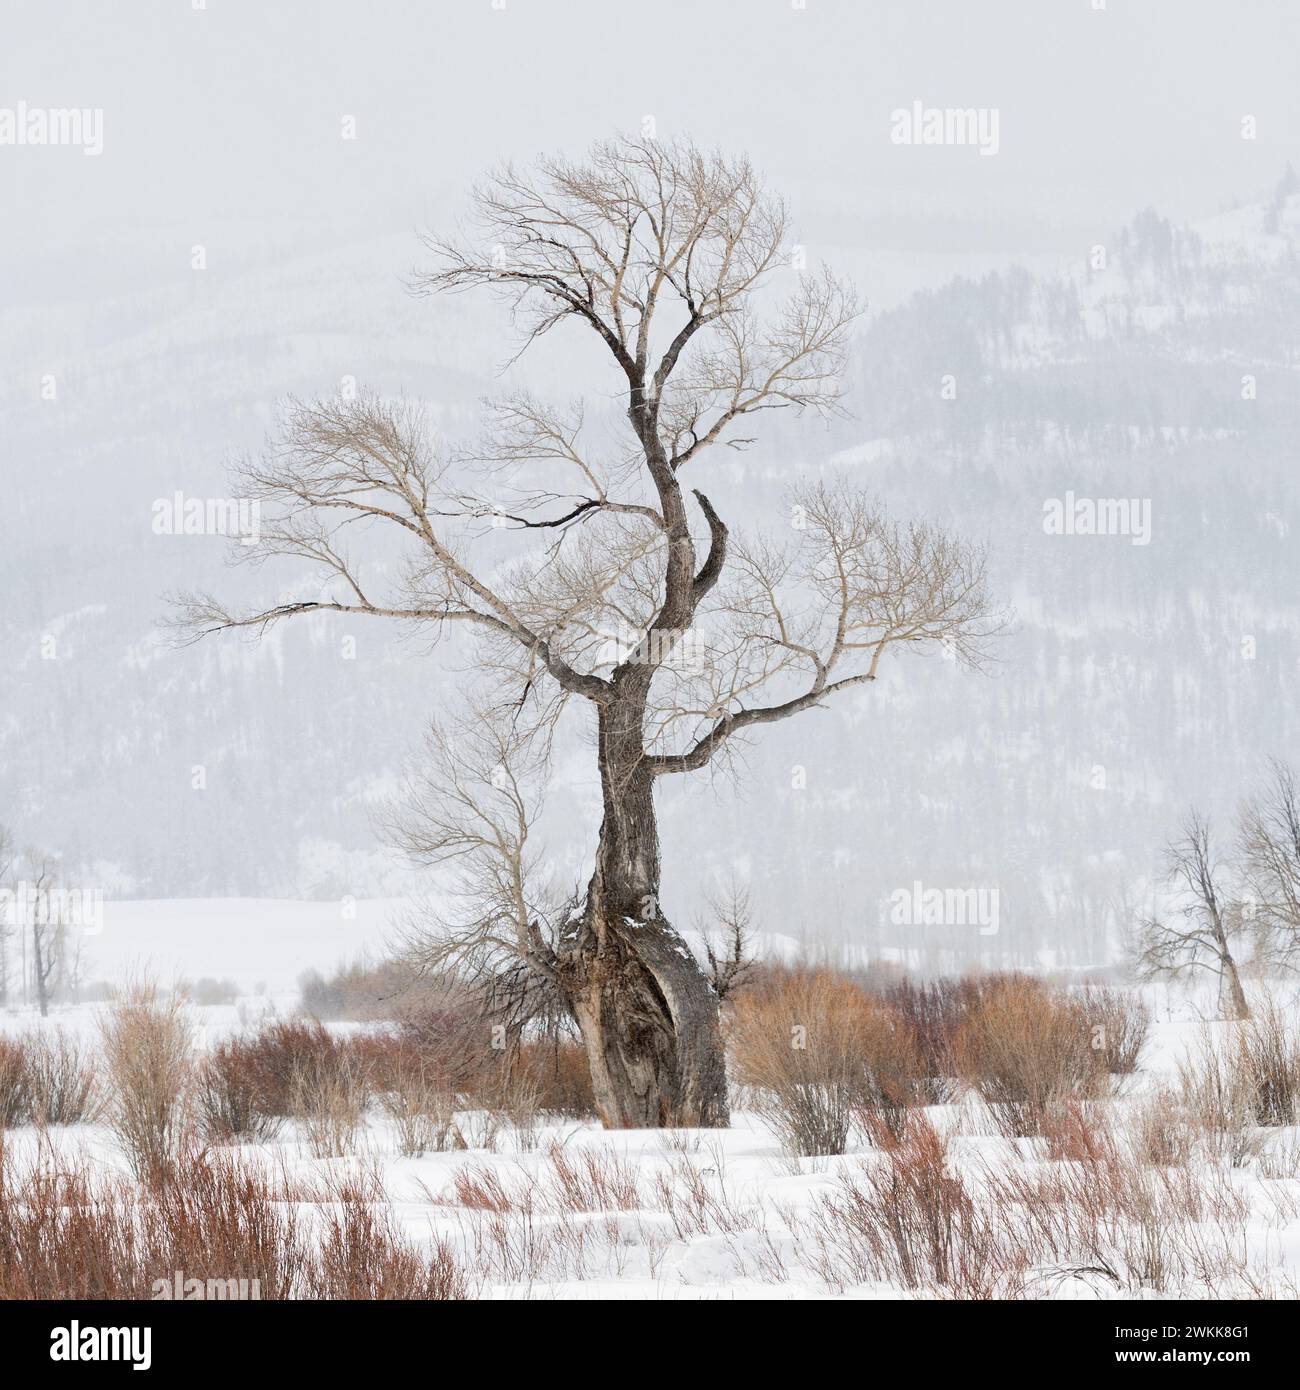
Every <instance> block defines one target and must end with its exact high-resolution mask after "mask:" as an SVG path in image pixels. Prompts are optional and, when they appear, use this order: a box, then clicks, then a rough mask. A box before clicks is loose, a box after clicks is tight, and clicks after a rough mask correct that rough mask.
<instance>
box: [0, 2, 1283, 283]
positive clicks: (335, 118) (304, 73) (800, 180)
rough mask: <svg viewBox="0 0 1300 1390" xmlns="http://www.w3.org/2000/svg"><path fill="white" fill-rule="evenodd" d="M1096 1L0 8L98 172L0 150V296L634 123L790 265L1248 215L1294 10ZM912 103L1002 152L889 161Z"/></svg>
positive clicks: (223, 253) (431, 190)
mask: <svg viewBox="0 0 1300 1390" xmlns="http://www.w3.org/2000/svg"><path fill="white" fill-rule="evenodd" d="M199 2H200V3H201V0H199ZM1094 3H1096V0H1020V2H1019V3H1011V2H1009V0H1002V2H1001V3H989V2H988V0H888V2H886V0H874V2H873V0H867V2H866V3H864V0H806V5H805V4H803V3H802V0H795V4H792V3H791V0H743V2H742V0H656V3H640V4H634V5H633V4H626V5H625V4H617V3H610V0H603V3H589V0H496V5H497V7H495V8H494V6H493V3H492V0H443V3H430V0H418V2H417V0H378V3H367V4H357V3H351V4H343V3H305V2H304V3H285V2H284V0H279V3H276V0H261V2H260V3H255V2H254V0H207V3H206V6H205V7H204V8H200V9H194V8H192V7H191V4H190V2H189V0H170V2H169V3H162V2H161V0H151V3H115V4H113V5H111V6H109V5H104V4H102V3H96V0H83V2H82V3H76V2H75V0H73V2H71V3H62V2H61V3H57V4H49V3H41V4H32V3H28V4H23V3H19V2H18V0H10V3H9V4H7V5H6V14H5V20H4V30H5V32H4V40H5V41H4V44H3V49H2V50H0V107H11V108H12V107H15V106H16V104H17V103H18V102H19V101H25V102H26V103H28V105H29V106H43V107H62V106H77V107H86V108H101V109H102V111H103V122H104V125H103V139H104V149H103V153H102V155H100V156H99V157H87V156H85V155H84V154H83V153H82V152H81V151H80V150H78V149H72V148H58V149H49V148H30V147H29V148H13V147H3V146H0V200H2V203H0V206H2V207H3V213H4V217H3V225H4V233H3V235H4V239H5V244H6V249H7V250H8V252H9V253H10V254H9V255H8V256H6V258H5V260H6V261H7V265H6V268H5V270H4V272H3V280H0V288H2V289H3V291H4V293H5V295H6V297H7V298H8V299H9V300H10V302H15V300H16V301H17V302H40V301H41V300H42V299H52V298H56V297H59V296H61V295H66V294H75V295H81V294H90V295H95V294H98V293H102V294H111V293H115V292H117V291H119V290H123V289H128V290H129V289H130V288H131V287H132V286H134V285H137V284H139V283H140V282H141V281H145V282H147V281H148V280H150V279H155V280H156V279H157V278H159V277H167V276H170V275H175V276H178V277H179V276H183V275H185V274H187V273H188V271H189V248H190V246H191V245H192V244H195V243H202V244H204V245H206V246H207V247H208V254H209V257H210V260H212V261H220V260H221V259H222V258H228V260H229V262H231V263H233V262H236V261H240V260H247V259H250V258H251V259H262V258H264V257H265V256H266V255H267V254H268V253H273V254H274V255H275V256H277V257H278V256H284V255H292V254H293V253H294V251H295V249H296V248H301V249H303V250H306V249H309V248H313V247H318V246H327V245H333V244H337V243H341V242H345V241H350V240H354V239H357V238H359V237H368V236H374V235H377V234H386V233H393V232H399V233H400V232H405V231H407V230H409V229H412V228H414V227H416V226H417V225H421V224H423V223H425V222H435V223H440V224H445V223H447V222H448V221H449V220H450V219H451V218H452V217H453V216H454V215H455V212H456V210H457V208H458V207H459V199H460V193H461V191H462V189H463V187H464V185H465V184H466V183H467V181H469V180H470V179H472V178H473V176H474V175H475V174H476V173H477V172H478V171H480V170H481V169H482V168H483V167H484V166H486V165H489V164H491V163H492V162H493V161H495V160H497V159H500V158H504V157H511V158H521V159H526V158H527V157H529V156H530V155H532V154H534V153H536V152H537V151H539V150H542V149H548V150H551V149H564V150H568V151H574V150H577V149H580V148H581V147H582V146H584V145H585V144H586V143H588V142H589V141H590V140H591V139H592V138H594V137H597V136H600V135H605V134H608V133H611V132H613V131H615V130H618V129H635V128H638V127H639V126H640V125H641V122H642V120H643V118H645V117H647V116H649V117H653V119H654V121H655V123H656V128H657V131H658V133H659V134H661V135H671V134H674V133H678V132H688V133H690V134H691V135H693V136H694V137H695V138H696V139H698V140H701V141H704V142H716V143H718V144H720V145H723V146H726V147H728V148H731V149H742V148H743V149H746V150H748V151H749V152H750V153H751V154H752V155H753V156H754V158H755V160H756V161H757V162H758V163H759V164H760V165H761V166H762V167H763V168H765V169H766V171H767V173H768V174H769V176H770V178H771V180H772V182H773V183H774V184H775V185H776V186H778V187H779V188H781V189H782V190H783V191H785V192H786V193H787V194H788V195H789V196H790V198H791V201H792V204H793V207H794V211H795V215H796V219H797V226H798V230H799V235H800V236H801V238H802V239H803V240H804V241H805V242H807V243H808V244H809V245H810V246H811V247H814V248H815V247H816V246H817V245H818V244H819V243H822V244H827V245H829V244H838V245H855V244H857V245H864V246H871V247H873V248H874V249H877V250H881V251H887V252H892V251H909V252H911V251H943V252H959V253H965V252H987V251H996V252H1013V253H1025V254H1028V253H1032V252H1036V251H1052V252H1065V253H1067V254H1068V253H1072V252H1073V250H1074V248H1075V247H1076V246H1079V245H1086V244H1087V243H1088V242H1089V241H1091V240H1094V239H1097V238H1099V237H1104V236H1105V235H1107V234H1108V233H1109V232H1110V231H1112V230H1113V229H1114V228H1115V226H1117V225H1118V224H1119V223H1120V222H1121V221H1123V220H1125V219H1127V218H1128V217H1130V216H1131V215H1132V214H1133V212H1135V211H1136V210H1138V209H1139V208H1141V207H1143V206H1146V205H1147V204H1154V205H1156V206H1157V207H1159V208H1160V209H1161V210H1162V211H1165V212H1167V213H1170V214H1173V215H1176V216H1179V217H1187V218H1196V217H1201V216H1204V215H1206V214H1208V213H1212V212H1214V211H1216V210H1217V209H1218V208H1219V207H1221V206H1223V205H1226V204H1227V203H1229V202H1230V201H1232V200H1233V199H1234V198H1238V199H1244V198H1247V197H1251V196H1255V195H1258V194H1259V193H1261V192H1263V191H1265V190H1267V189H1268V188H1270V187H1271V186H1272V185H1273V184H1274V183H1275V182H1276V180H1277V178H1278V176H1279V174H1280V173H1281V170H1282V168H1283V167H1284V165H1285V163H1286V161H1287V159H1288V158H1294V157H1295V155H1296V153H1297V136H1298V134H1300V80H1298V79H1300V5H1297V4H1295V3H1294V0H1233V3H1226V0H1224V2H1223V3H1218V2H1216V0H1106V7H1105V9H1103V10H1097V9H1095V8H1094ZM796 5H797V6H799V7H796ZM914 101H921V102H923V103H925V104H926V105H927V106H937V107H972V106H973V107H987V108H996V110H997V112H998V119H999V149H998V153H997V155H996V157H982V156H981V155H980V153H979V151H978V150H976V149H973V148H969V147H964V148H952V147H947V148H921V147H916V146H899V145H895V144H893V143H891V140H890V113H891V111H893V110H894V109H895V108H896V107H902V106H910V105H911V103H913V102H914ZM1247 115H1250V116H1254V117H1255V119H1256V121H1257V129H1258V134H1257V138H1256V139H1255V140H1253V141H1248V140H1243V139H1242V138H1241V121H1242V118H1243V117H1244V116H1247ZM349 116H350V117H353V118H355V123H356V124H355V129H356V139H355V140H345V139H344V138H343V135H342V131H343V121H344V118H345V117H349ZM69 252H74V253H75V254H74V255H73V256H72V257H69V255H68V253H69ZM70 267H71V268H70Z"/></svg>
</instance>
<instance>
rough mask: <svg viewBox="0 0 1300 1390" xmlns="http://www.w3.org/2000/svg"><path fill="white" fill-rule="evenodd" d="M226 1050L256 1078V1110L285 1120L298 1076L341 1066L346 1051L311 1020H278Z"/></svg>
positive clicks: (293, 1108)
mask: <svg viewBox="0 0 1300 1390" xmlns="http://www.w3.org/2000/svg"><path fill="white" fill-rule="evenodd" d="M229 1047H230V1049H231V1050H232V1052H237V1053H239V1054H240V1056H241V1065H246V1066H247V1067H248V1069H249V1072H250V1074H251V1075H252V1076H253V1077H254V1078H255V1086H256V1095H257V1107H258V1109H259V1110H260V1111H261V1112H262V1113H263V1114H266V1115H279V1116H285V1117H287V1116H292V1115H293V1114H295V1111H296V1102H297V1088H298V1085H299V1077H300V1076H301V1075H303V1074H304V1073H305V1072H308V1071H310V1072H312V1073H313V1074H315V1075H318V1076H319V1075H322V1074H323V1073H324V1072H326V1071H328V1070H330V1069H332V1068H337V1067H340V1066H342V1063H343V1056H344V1053H345V1052H346V1051H347V1047H346V1045H345V1043H344V1042H343V1041H342V1040H341V1039H339V1038H336V1037H335V1036H334V1035H333V1034H332V1033H330V1032H329V1030H328V1029H326V1028H325V1027H324V1026H323V1025H322V1024H320V1023H318V1022H316V1021H315V1020H314V1019H313V1020H304V1019H277V1020H275V1021H273V1022H271V1023H267V1024H264V1025H263V1026H262V1027H261V1028H260V1029H258V1031H257V1032H256V1033H254V1034H253V1035H252V1036H251V1037H248V1038H240V1039H232V1040H231V1041H230V1043H229Z"/></svg>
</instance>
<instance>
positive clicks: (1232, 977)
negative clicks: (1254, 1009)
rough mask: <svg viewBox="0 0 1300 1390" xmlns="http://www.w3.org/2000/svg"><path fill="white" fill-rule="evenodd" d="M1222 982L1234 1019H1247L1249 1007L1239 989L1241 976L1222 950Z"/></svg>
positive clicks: (1243, 993) (1229, 954)
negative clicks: (1226, 988)
mask: <svg viewBox="0 0 1300 1390" xmlns="http://www.w3.org/2000/svg"><path fill="white" fill-rule="evenodd" d="M1222 981H1223V983H1224V984H1226V985H1227V987H1228V1007H1229V1008H1230V1009H1231V1010H1232V1014H1231V1016H1232V1017H1233V1018H1234V1019H1248V1018H1249V1017H1250V1005H1249V1004H1248V1003H1247V1002H1246V991H1245V990H1244V989H1242V987H1241V976H1240V975H1239V974H1238V973H1237V962H1236V961H1235V960H1233V958H1232V955H1231V953H1229V952H1228V951H1227V948H1226V947H1225V948H1224V957H1223V976H1222Z"/></svg>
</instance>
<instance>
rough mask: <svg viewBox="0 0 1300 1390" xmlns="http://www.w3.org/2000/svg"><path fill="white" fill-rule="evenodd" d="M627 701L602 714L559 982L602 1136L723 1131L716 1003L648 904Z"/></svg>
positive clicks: (642, 791)
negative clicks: (579, 903)
mask: <svg viewBox="0 0 1300 1390" xmlns="http://www.w3.org/2000/svg"><path fill="white" fill-rule="evenodd" d="M641 715H642V711H641V709H639V708H638V706H637V702H636V701H635V700H631V701H628V702H625V703H623V702H621V703H620V704H616V705H614V706H612V707H610V708H607V709H606V710H604V711H602V715H601V721H600V735H599V749H600V767H601V781H602V787H603V794H604V818H603V820H602V822H601V828H600V840H599V843H598V846H597V852H596V868H595V872H594V873H593V874H592V877H591V882H590V884H589V886H588V889H587V901H586V904H585V906H584V909H583V912H582V915H581V917H580V918H579V919H578V920H577V921H576V922H575V923H574V924H573V930H572V933H571V935H570V937H569V939H568V940H567V941H566V942H565V943H564V949H563V952H562V961H563V965H562V972H563V973H562V978H563V980H564V983H565V987H566V989H567V990H568V993H569V999H570V1003H571V1005H572V1007H573V1011H574V1015H575V1017H576V1018H577V1021H578V1026H579V1028H580V1029H581V1030H582V1038H583V1043H584V1045H585V1047H586V1050H587V1059H588V1062H589V1064H590V1067H591V1079H592V1087H593V1089H594V1091H595V1096H596V1104H597V1106H598V1108H599V1111H600V1116H601V1119H602V1120H603V1122H604V1123H605V1124H606V1125H607V1126H609V1127H612V1128H633V1129H642V1128H656V1127H658V1126H661V1125H674V1124H676V1125H699V1126H720V1125H726V1124H727V1123H728V1119H729V1115H728V1108H727V1078H726V1065H725V1061H724V1057H723V1050H722V1036H721V1030H720V1027H719V1021H718V999H717V996H716V994H715V993H714V991H713V987H712V985H711V984H710V983H709V981H708V979H707V977H706V976H705V974H704V972H703V971H702V970H701V968H700V966H699V964H698V962H697V961H696V960H695V957H694V956H693V955H692V954H691V952H690V950H689V948H688V947H687V946H686V943H685V942H684V941H683V940H682V937H681V936H680V935H679V934H678V932H677V931H676V930H675V929H674V928H673V926H672V924H671V923H670V922H669V921H668V920H667V918H666V917H665V916H664V915H663V911H662V910H661V908H660V906H659V866H660V860H659V833H658V827H657V823H656V819H655V807H654V777H653V775H652V774H651V773H650V772H649V771H648V769H647V767H646V764H645V758H644V755H643V753H642V745H641Z"/></svg>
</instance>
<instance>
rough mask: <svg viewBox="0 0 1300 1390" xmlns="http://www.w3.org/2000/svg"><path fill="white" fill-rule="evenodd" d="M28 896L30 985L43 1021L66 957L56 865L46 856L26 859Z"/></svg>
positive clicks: (66, 939) (33, 855)
mask: <svg viewBox="0 0 1300 1390" xmlns="http://www.w3.org/2000/svg"><path fill="white" fill-rule="evenodd" d="M28 862H29V869H28V883H27V892H28V896H29V897H30V900H31V907H30V918H31V920H30V922H29V923H28V929H29V930H30V933H31V942H32V984H33V985H34V987H35V989H36V1002H37V1005H38V1006H39V1008H40V1011H41V1017H42V1018H45V1017H47V1016H48V1014H49V1012H50V1001H51V999H52V998H53V996H54V992H55V989H56V987H57V985H58V981H59V978H60V976H61V974H62V972H63V969H64V964H65V957H66V954H67V944H68V928H67V923H66V922H64V921H63V920H62V916H61V914H60V913H59V912H58V911H57V910H56V909H55V907H54V906H53V897H52V895H53V893H54V891H55V889H56V887H57V884H58V865H57V863H56V861H55V860H53V859H51V858H50V857H49V856H48V855H42V854H36V853H34V852H33V853H30V854H29V855H28Z"/></svg>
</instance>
